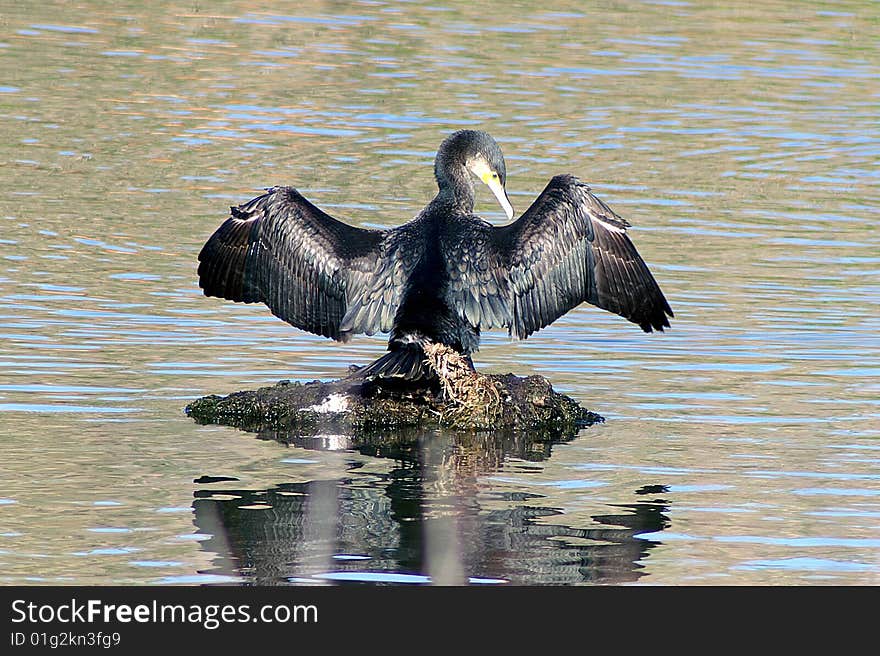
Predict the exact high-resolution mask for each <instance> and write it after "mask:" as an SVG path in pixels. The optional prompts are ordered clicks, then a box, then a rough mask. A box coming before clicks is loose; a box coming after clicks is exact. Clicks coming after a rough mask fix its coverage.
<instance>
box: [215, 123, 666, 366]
mask: <svg viewBox="0 0 880 656" xmlns="http://www.w3.org/2000/svg"><path fill="white" fill-rule="evenodd" d="M434 176H435V177H436V179H437V185H438V187H439V188H440V190H439V191H438V192H437V196H435V197H434V199H433V200H432V201H431V202H430V203H428V205H427V206H426V207H425V208H424V209H423V210H422V211H421V212H419V213H418V214H417V215H416V216H415V218H413V219H412V220H411V221H409V222H408V223H405V224H403V225H401V226H398V227H396V228H392V229H390V230H368V229H364V228H356V227H354V226H350V225H348V224H346V223H343V222H341V221H338V220H336V219H334V218H333V217H331V216H329V215H328V214H326V213H324V212H323V211H321V210H320V209H318V208H317V207H315V206H314V205H313V204H312V203H310V202H309V201H308V200H306V199H305V198H304V197H303V196H302V195H301V194H300V193H299V192H298V191H297V190H296V189H294V188H293V187H273V188H271V189H268V190H267V193H265V194H263V195H262V196H259V197H257V198H254V199H253V200H251V201H249V202H247V203H244V204H243V205H239V206H238V207H233V208H232V216H230V217H229V218H228V219H227V220H226V222H225V223H223V225H221V226H220V228H218V229H217V231H216V232H215V233H214V234H213V235H212V236H211V238H210V239H209V240H208V242H207V243H206V244H205V246H204V247H203V248H202V251H201V253H199V261H200V264H199V285H200V286H201V287H202V288H203V289H204V292H205V295H206V296H218V297H220V298H225V299H229V300H231V301H240V302H244V303H257V302H259V303H265V304H266V305H267V306H268V307H269V309H270V310H271V311H272V313H273V314H274V315H275V316H277V317H279V318H281V319H284V321H286V322H288V323H289V324H291V325H293V326H296V327H297V328H301V329H303V330H307V331H309V332H312V333H315V334H318V335H323V336H325V337H330V338H332V339H335V340H337V341H340V342H346V341H348V340H349V339H350V338H351V336H352V335H356V334H360V333H365V334H367V335H372V334H374V333H377V332H390V333H391V337H390V339H389V341H388V353H386V354H385V355H384V356H382V357H381V358H379V359H378V360H376V361H375V362H373V363H372V364H370V365H368V366H367V367H365V368H363V369H361V370H360V372H359V375H360V376H362V377H364V378H366V379H373V378H403V379H407V380H418V379H422V378H432V377H433V374H432V373H431V371H430V370H429V369H428V367H427V365H426V364H425V354H424V351H423V349H422V347H423V345H425V344H426V343H429V342H435V343H437V342H439V343H441V344H444V345H446V346H449V347H452V348H453V349H455V350H456V351H458V352H459V353H461V354H463V355H464V356H466V357H468V358H469V356H470V354H471V353H473V352H474V351H476V350H477V349H478V348H479V344H480V331H482V330H485V329H489V328H507V330H508V331H509V333H510V335H511V336H513V337H516V338H518V339H525V338H526V337H528V336H529V335H531V334H532V333H533V332H535V331H536V330H539V329H541V328H543V327H544V326H547V325H549V324H550V323H552V322H553V321H555V320H556V319H558V318H559V317H561V316H562V315H563V314H565V313H566V312H568V311H569V310H571V309H572V308H574V307H576V306H578V305H580V304H581V303H582V302H584V301H586V302H588V303H591V304H593V305H595V306H598V307H600V308H602V309H605V310H609V311H611V312H614V313H615V314H619V315H620V316H622V317H625V318H626V319H628V320H629V321H631V322H633V323H635V324H638V325H639V326H640V327H641V328H642V330H644V331H645V332H651V331H652V330H660V331H662V330H663V329H664V328H666V327H669V319H668V318H667V316H668V317H672V316H673V314H672V310H671V309H670V307H669V303H667V301H666V298H665V297H664V296H663V292H661V291H660V287H659V286H658V285H657V282H656V281H655V280H654V277H653V276H652V275H651V272H650V271H649V270H648V267H647V265H646V264H645V262H644V260H642V258H641V256H640V255H639V254H638V252H637V251H636V248H635V246H634V245H633V243H632V242H631V241H630V239H629V237H628V236H627V234H626V228H627V227H629V225H630V224H629V223H627V222H626V221H625V220H624V219H622V218H620V217H619V216H618V215H617V214H615V213H614V212H613V211H612V210H611V209H610V208H609V207H608V206H607V205H606V204H605V203H604V202H602V201H601V200H599V199H598V198H596V196H594V195H593V194H592V193H590V188H589V187H588V186H587V185H586V184H584V183H583V182H581V181H580V180H578V179H577V178H576V177H574V176H571V175H557V176H556V177H554V178H553V179H551V180H550V183H549V184H548V185H547V187H546V188H545V189H544V191H543V192H541V195H540V196H538V198H537V199H536V200H535V202H534V203H532V206H531V207H529V209H527V210H526V211H525V212H524V213H523V215H522V216H521V217H520V218H519V219H517V220H516V221H514V222H512V223H510V224H509V225H506V226H493V225H491V224H489V223H487V222H486V221H484V220H483V219H481V218H480V217H478V216H476V215H475V214H474V180H475V179H479V180H482V181H483V182H484V183H485V184H486V185H487V186H488V187H489V189H490V190H491V191H492V192H493V193H494V194H495V197H496V198H497V199H498V202H499V203H500V204H501V207H502V208H504V211H505V212H506V213H507V217H508V219H513V208H512V207H511V205H510V201H509V200H508V198H507V192H506V191H505V182H506V177H507V172H506V170H505V165H504V157H503V156H502V154H501V148H500V147H499V146H498V144H497V143H496V142H495V140H494V139H493V138H492V137H491V136H490V135H489V134H487V133H486V132H479V131H475V130H461V131H459V132H455V133H454V134H452V135H450V136H449V137H447V138H446V139H445V140H444V141H443V143H442V144H441V145H440V149H439V150H438V151H437V157H436V159H435V160H434Z"/></svg>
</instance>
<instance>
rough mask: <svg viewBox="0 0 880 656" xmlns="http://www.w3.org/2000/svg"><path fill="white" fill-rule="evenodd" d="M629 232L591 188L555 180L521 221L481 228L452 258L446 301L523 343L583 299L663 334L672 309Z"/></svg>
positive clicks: (565, 179)
mask: <svg viewBox="0 0 880 656" xmlns="http://www.w3.org/2000/svg"><path fill="white" fill-rule="evenodd" d="M628 226H629V224H628V223H627V222H626V221H624V220H623V219H621V218H620V217H619V216H617V214H615V213H614V212H613V211H612V210H611V208H609V207H608V206H607V205H606V204H605V203H603V202H602V201H601V200H599V199H598V198H596V197H595V196H594V195H593V194H592V193H590V188H589V187H588V186H587V185H586V184H584V183H583V182H581V181H580V180H578V179H577V178H575V177H573V176H570V175H559V176H556V177H554V178H553V179H552V180H551V181H550V183H549V184H548V185H547V187H546V188H545V189H544V191H543V192H541V195H540V196H538V198H537V199H536V200H535V202H534V203H533V204H532V206H531V207H529V209H528V210H526V212H525V213H524V214H523V215H522V216H521V217H520V218H519V219H518V220H516V221H514V222H513V223H511V224H510V225H507V226H503V227H493V226H490V225H489V224H483V223H482V222H481V223H480V227H479V229H477V230H475V231H474V237H473V239H471V240H470V243H469V245H468V246H460V247H458V250H459V251H460V252H456V253H454V254H452V255H453V256H452V257H451V258H448V261H449V263H448V265H447V268H448V269H449V273H450V283H449V285H448V291H447V299H448V301H449V302H450V304H451V305H453V306H454V307H458V308H461V312H462V315H463V316H464V317H465V318H466V319H467V320H468V321H469V322H470V324H471V325H473V326H475V327H481V328H492V327H496V328H500V327H505V328H507V329H508V330H509V332H510V334H511V335H512V336H515V337H517V338H519V339H525V338H526V337H528V336H529V335H531V334H532V333H533V332H535V331H536V330H540V329H541V328H543V327H545V326H547V325H549V324H550V323H552V322H553V321H555V320H556V319H558V318H559V317H561V316H562V315H563V314H565V313H566V312H568V311H569V310H571V309H572V308H574V307H576V306H578V305H580V304H581V303H583V302H585V301H586V302H588V303H591V304H593V305H595V306H597V307H600V308H602V309H604V310H608V311H610V312H614V313H615V314H619V315H620V316H622V317H625V318H626V319H628V320H629V321H632V322H633V323H636V324H638V325H639V326H640V327H641V328H642V330H644V331H645V332H651V331H653V330H660V331H662V330H663V329H664V328H666V327H669V319H668V318H667V317H672V316H673V313H672V309H671V308H670V307H669V303H668V302H667V301H666V298H665V297H664V296H663V292H662V291H661V290H660V287H659V286H658V285H657V282H656V280H654V276H652V275H651V272H650V271H649V270H648V266H647V264H645V261H644V260H643V259H642V258H641V256H640V255H639V254H638V252H637V251H636V248H635V246H634V245H633V243H632V241H630V238H629V236H628V235H627V234H626V228H627V227H628Z"/></svg>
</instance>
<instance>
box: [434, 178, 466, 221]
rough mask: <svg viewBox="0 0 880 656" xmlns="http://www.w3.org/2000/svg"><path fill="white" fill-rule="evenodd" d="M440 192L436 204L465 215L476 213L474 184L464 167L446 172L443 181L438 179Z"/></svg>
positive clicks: (435, 200)
mask: <svg viewBox="0 0 880 656" xmlns="http://www.w3.org/2000/svg"><path fill="white" fill-rule="evenodd" d="M437 184H438V185H439V187H440V191H438V192H437V197H436V198H435V199H434V202H435V203H438V204H440V205H442V206H443V207H446V208H449V209H453V210H456V211H459V212H462V213H464V214H473V211H474V183H473V180H472V179H471V176H470V173H468V171H467V169H465V168H464V167H462V168H461V169H460V170H459V169H452V170H449V171H446V173H445V176H444V178H443V179H438V180H437Z"/></svg>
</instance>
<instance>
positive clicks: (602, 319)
mask: <svg viewBox="0 0 880 656" xmlns="http://www.w3.org/2000/svg"><path fill="white" fill-rule="evenodd" d="M3 4H5V8H4V9H3V11H2V12H0V13H2V18H3V27H4V30H3V34H2V36H0V122H2V125H3V134H4V138H3V139H2V140H0V227H2V231H0V440H2V449H3V465H2V467H0V582H3V583H78V584H113V583H121V584H154V583H181V584H191V583H201V582H209V583H210V582H258V583H263V584H284V583H291V582H293V583H327V582H345V581H366V582H380V583H381V582H386V583H387V582H390V583H397V582H400V583H425V582H435V583H464V582H468V581H469V582H471V583H473V584H486V585H494V584H499V583H505V582H506V583H512V584H521V583H541V584H582V583H639V584H714V583H728V584H757V583H773V584H780V583H781V584H865V583H866V584H877V583H880V466H878V465H880V337H878V333H880V305H878V299H880V234H878V230H877V227H876V221H877V216H878V214H877V207H878V200H880V189H878V183H880V168H878V161H880V134H878V122H877V117H878V115H880V97H878V96H880V63H878V55H880V50H878V40H877V27H878V15H877V5H876V3H873V2H867V1H866V2H846V1H842V2H767V3H754V2H728V3H720V4H719V3H711V5H710V3H697V2H632V3H580V2H556V3H530V2H523V3H517V4H514V5H511V6H509V7H508V8H507V9H506V10H505V11H504V12H496V13H493V14H492V16H491V19H492V20H491V22H490V20H489V19H490V16H489V15H488V14H487V12H486V11H485V9H484V8H481V7H480V6H479V5H478V4H475V3H468V2H446V3H440V2H437V3H431V2H418V1H417V2H408V3H386V2H378V1H377V2H373V1H369V2H355V3H334V2H297V3H284V2H281V3H278V2H271V3H270V2H216V3H194V2H179V3H175V2H170V3H158V4H151V3H140V2H120V3H112V4H108V3H90V2H81V3H63V4H60V3H56V4H60V6H51V7H50V6H48V5H44V4H42V3H12V2H5V3H3ZM461 127H480V128H483V129H487V130H489V131H490V132H491V133H492V134H493V135H494V136H495V137H496V138H497V139H498V141H499V142H500V143H501V146H502V148H503V149H504V152H505V155H506V157H507V167H508V174H509V175H508V189H509V191H510V195H511V199H512V201H513V204H514V206H515V207H516V208H517V210H518V211H522V210H524V209H525V208H526V207H527V206H528V205H529V203H530V202H531V199H532V198H533V197H534V196H535V195H536V194H537V193H539V192H540V191H541V189H542V188H543V186H544V185H545V184H546V182H547V180H548V179H549V178H550V177H551V176H552V175H554V174H556V173H562V172H570V173H574V174H576V175H578V176H580V177H582V178H583V179H585V180H587V181H589V182H590V183H591V185H592V186H593V189H594V191H595V192H596V193H597V194H598V195H599V196H600V197H601V198H603V199H604V200H605V201H606V202H608V203H609V204H610V205H611V206H612V207H613V208H614V209H616V210H617V212H618V213H620V214H621V215H623V216H625V217H626V218H627V219H629V220H630V221H631V222H632V223H633V224H634V226H635V227H634V228H633V229H632V231H631V234H632V236H633V239H634V240H635V242H636V244H637V246H638V248H639V250H640V251H641V253H642V254H643V255H644V257H645V259H646V260H647V261H648V262H649V263H650V265H651V268H652V270H653V271H654V273H655V275H656V277H657V278H658V280H659V281H660V283H661V285H662V286H663V288H664V290H665V292H666V294H667V296H668V297H669V300H670V303H671V305H672V307H673V309H674V310H675V313H676V319H675V320H674V321H673V327H672V330H670V331H668V332H667V333H666V334H661V335H657V334H652V335H646V334H643V333H641V331H639V330H638V328H636V327H634V326H632V325H631V324H628V323H627V322H626V321H624V320H622V319H620V318H618V317H615V316H613V315H611V314H608V313H604V312H601V311H599V310H596V309H594V308H590V307H588V306H582V307H580V308H578V309H577V310H575V311H573V312H571V313H569V314H568V315H566V316H565V317H564V318H563V319H561V320H560V321H558V322H557V323H555V324H554V325H553V326H551V327H549V328H547V329H545V330H543V331H541V332H539V333H537V334H535V335H533V336H532V337H531V338H530V339H529V340H528V341H526V342H520V343H512V342H510V341H509V339H508V338H507V337H506V336H505V335H504V334H502V333H489V334H487V335H486V336H485V338H484V347H483V349H482V350H481V351H480V353H479V354H478V356H477V358H476V361H477V364H478V367H479V368H480V369H482V370H484V371H496V372H497V371H511V370H513V371H515V372H517V373H519V374H527V373H535V372H536V373H540V374H543V375H546V376H548V377H549V378H550V379H551V380H552V381H553V383H554V385H555V387H556V388H557V389H560V390H562V391H565V392H566V393H568V394H570V395H572V396H574V397H576V398H577V399H579V400H580V401H581V402H582V403H584V405H586V406H587V407H589V408H591V409H593V410H595V411H596V412H599V413H600V414H603V415H604V416H605V417H606V418H607V420H608V421H607V422H606V423H605V424H604V425H597V426H593V427H591V428H589V429H585V430H583V431H581V432H580V433H579V434H578V435H577V436H576V437H575V438H574V439H572V440H570V441H566V442H564V443H559V444H554V445H545V444H535V443H532V442H530V441H529V440H528V439H527V436H525V437H521V438H517V439H512V438H508V439H503V438H501V437H500V436H491V435H482V436H457V437H456V436H454V435H447V434H424V435H421V436H418V437H417V439H415V441H414V442H411V443H410V444H408V445H407V446H405V447H401V448H399V449H383V448H379V447H376V448H369V447H361V448H359V449H353V448H349V447H350V445H349V444H348V443H347V442H346V441H345V439H344V438H342V437H338V436H337V437H334V436H325V437H324V438H320V439H315V440H298V439H290V438H289V436H288V437H287V438H286V439H285V440H283V441H284V442H286V444H282V443H281V442H279V441H276V440H272V439H256V438H255V436H254V435H251V434H247V433H242V432H239V431H236V430H233V429H228V428H223V427H217V426H209V427H204V426H198V425H196V424H194V423H193V422H192V421H191V420H190V419H189V418H187V417H186V416H185V415H184V414H183V412H182V409H183V407H184V406H185V405H186V404H187V403H188V402H190V401H192V400H194V399H195V398H196V397H198V396H201V395H204V394H208V393H228V392H232V391H235V390H238V389H243V388H248V387H250V388H253V387H254V386H257V385H261V384H267V383H273V382H275V381H277V380H279V379H282V378H289V379H293V380H312V379H315V378H323V379H327V378H334V377H338V376H339V375H340V373H341V372H342V371H343V370H344V369H345V368H346V367H347V366H348V364H350V363H365V362H367V361H368V360H369V359H371V358H373V357H375V356H376V355H377V354H378V353H380V352H381V351H382V350H383V348H384V345H383V339H382V338H381V337H380V336H376V337H375V338H367V337H363V338H358V339H356V340H354V341H353V342H352V343H350V344H348V345H345V346H336V345H334V344H332V343H330V342H327V341H325V340H322V339H321V338H318V337H314V336H311V335H307V334H305V333H303V332H300V331H297V330H294V329H292V328H290V327H289V326H287V325H286V324H284V323H283V322H281V321H279V320H278V319H275V318H274V317H272V316H271V315H270V314H269V313H268V311H267V310H266V309H265V308H263V307H262V306H261V307H256V306H243V305H236V304H232V303H228V302H223V301H220V300H218V299H208V298H205V297H203V296H202V295H201V293H200V290H199V289H198V286H197V282H196V274H195V264H196V255H197V253H198V250H199V248H200V247H201V245H202V243H203V242H204V240H205V239H206V238H207V237H208V236H209V235H210V234H211V232H212V231H213V230H214V229H215V228H216V227H217V226H218V225H219V223H220V222H221V221H222V220H223V219H224V218H225V217H226V210H227V207H228V206H229V205H230V204H237V203H240V202H243V201H245V200H247V199H249V198H251V197H253V196H254V195H256V194H257V193H258V192H259V190H260V189H261V188H263V187H266V186H269V185H273V184H294V185H296V186H297V187H298V188H299V189H300V190H301V191H302V192H303V193H304V194H306V195H307V196H308V197H309V198H310V199H312V200H313V201H314V202H316V203H317V204H319V205H320V206H321V207H323V208H324V209H326V210H327V211H329V212H330V213H332V214H334V215H336V216H339V217H341V218H344V219H346V220H348V221H350V222H352V223H355V224H358V225H364V226H391V225H395V224H398V223H400V222H402V221H404V220H406V219H408V218H409V217H411V216H412V215H413V214H414V213H415V212H416V211H418V209H419V208H421V207H422V206H423V205H424V204H425V203H426V202H427V201H428V200H429V199H430V197H431V196H432V194H433V190H434V183H433V179H432V175H431V172H432V171H431V165H432V160H433V155H434V152H435V150H436V147H437V145H438V144H439V142H440V141H441V139H442V138H443V137H444V136H445V135H446V134H447V133H449V132H450V131H452V130H453V129H457V128H461ZM491 200H492V199H491V196H490V195H488V194H487V193H482V194H481V195H480V197H479V198H478V210H479V211H480V212H481V213H482V214H483V216H485V217H486V218H487V219H489V220H492V221H495V222H500V221H502V220H503V214H502V213H501V212H500V210H499V209H498V208H497V207H496V206H495V205H494V204H493V203H492V202H490V201H491ZM264 437H266V436H264Z"/></svg>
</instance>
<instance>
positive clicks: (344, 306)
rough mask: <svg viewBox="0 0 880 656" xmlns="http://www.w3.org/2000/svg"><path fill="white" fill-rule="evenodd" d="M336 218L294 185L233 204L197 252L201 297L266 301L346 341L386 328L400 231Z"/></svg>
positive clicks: (399, 278)
mask: <svg viewBox="0 0 880 656" xmlns="http://www.w3.org/2000/svg"><path fill="white" fill-rule="evenodd" d="M402 228H405V226H401V227H400V228H396V229H394V230H388V231H382V230H367V229H364V228H357V227H354V226H350V225H348V224H346V223H343V222H341V221H338V220H336V219H334V218H333V217H331V216H330V215H328V214H326V213H324V212H323V211H321V210H320V209H318V208H317V207H315V206H314V205H313V204H312V203H310V202H309V201H308V200H306V199H305V198H304V197H303V196H302V195H301V194H300V193H299V192H298V191H297V190H296V189H294V188H292V187H273V188H272V189H269V190H267V193H265V194H263V195H262V196H259V197H257V198H254V199H253V200H251V201H249V202H247V203H244V204H243V205H239V206H238V207H233V208H232V211H231V215H230V217H229V218H228V219H227V220H226V221H225V222H224V223H223V224H222V225H221V226H220V227H219V228H218V229H217V230H216V231H215V232H214V234H213V235H212V236H211V237H210V239H208V241H207V242H206V243H205V245H204V247H203V248H202V250H201V252H200V253H199V270H198V273H199V285H200V286H201V287H202V289H203V290H204V293H205V295H206V296H218V297H220V298H225V299H228V300H232V301H239V302H244V303H257V302H262V303H265V304H266V305H267V306H268V307H269V309H270V310H271V311H272V313H273V314H274V315H276V316H278V317H280V318H281V319H283V320H284V321H287V322H288V323H290V324H291V325H293V326H296V327H297V328H301V329H303V330H307V331H309V332H312V333H315V334H318V335H323V336H325V337H331V338H333V339H336V340H340V341H346V340H347V339H348V338H349V337H350V336H351V335H352V334H354V333H362V332H364V333H369V334H372V333H375V332H379V331H387V330H390V328H391V325H390V324H391V320H392V319H393V316H394V314H395V312H396V311H397V307H398V306H399V304H400V299H401V294H402V290H403V284H404V277H405V275H406V266H405V262H403V261H402V260H403V258H404V255H405V248H406V243H405V240H403V239H401V234H400V233H401V229H402Z"/></svg>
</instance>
